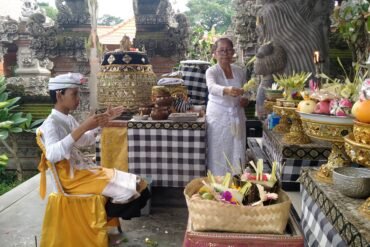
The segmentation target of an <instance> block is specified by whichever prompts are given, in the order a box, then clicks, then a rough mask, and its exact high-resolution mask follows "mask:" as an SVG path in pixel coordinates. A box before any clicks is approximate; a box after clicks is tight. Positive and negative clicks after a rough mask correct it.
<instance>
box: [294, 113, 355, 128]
mask: <svg viewBox="0 0 370 247" xmlns="http://www.w3.org/2000/svg"><path fill="white" fill-rule="evenodd" d="M297 112H298V111H297ZM298 113H299V115H300V116H301V119H303V120H308V121H313V122H318V123H323V124H344V125H352V124H353V118H352V117H348V116H346V117H338V116H334V115H323V114H316V113H305V112H298Z"/></svg>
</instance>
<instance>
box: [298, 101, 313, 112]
mask: <svg viewBox="0 0 370 247" xmlns="http://www.w3.org/2000/svg"><path fill="white" fill-rule="evenodd" d="M315 107H316V102H315V101H313V100H311V99H305V100H302V101H301V102H299V104H298V106H297V110H298V111H300V112H304V113H313V112H314V110H315Z"/></svg>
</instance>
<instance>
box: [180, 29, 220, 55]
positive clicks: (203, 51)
mask: <svg viewBox="0 0 370 247" xmlns="http://www.w3.org/2000/svg"><path fill="white" fill-rule="evenodd" d="M190 37H191V38H190V45H189V49H188V53H187V54H186V58H187V59H197V60H204V61H211V62H212V45H213V41H214V39H215V38H216V37H217V34H216V30H215V28H214V27H213V28H212V29H211V31H209V32H207V31H206V30H204V28H203V27H202V26H200V25H198V26H195V27H193V29H192V32H191V36H190Z"/></svg>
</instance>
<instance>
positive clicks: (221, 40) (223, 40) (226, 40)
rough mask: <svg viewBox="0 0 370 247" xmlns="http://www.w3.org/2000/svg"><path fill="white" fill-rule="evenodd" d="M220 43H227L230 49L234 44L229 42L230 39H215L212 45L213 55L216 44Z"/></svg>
mask: <svg viewBox="0 0 370 247" xmlns="http://www.w3.org/2000/svg"><path fill="white" fill-rule="evenodd" d="M220 42H226V43H228V44H229V45H230V46H231V48H234V44H233V42H232V41H231V39H229V38H226V37H223V38H219V39H217V40H216V41H215V43H214V44H213V46H212V53H214V52H215V51H216V49H217V47H218V43H220Z"/></svg>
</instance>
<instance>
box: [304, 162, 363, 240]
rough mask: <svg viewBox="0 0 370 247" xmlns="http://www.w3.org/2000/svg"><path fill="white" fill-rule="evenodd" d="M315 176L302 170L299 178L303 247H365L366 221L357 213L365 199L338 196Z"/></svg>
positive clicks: (310, 171) (311, 170)
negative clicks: (304, 245) (304, 246)
mask: <svg viewBox="0 0 370 247" xmlns="http://www.w3.org/2000/svg"><path fill="white" fill-rule="evenodd" d="M315 173H316V171H315V170H313V169H304V170H303V171H302V175H301V178H300V181H301V196H302V216H301V225H302V229H303V233H304V237H305V242H306V244H307V246H356V247H361V246H369V244H370V220H369V218H367V217H366V216H365V215H364V214H362V213H361V212H360V211H358V208H359V207H360V206H361V204H363V203H364V202H365V200H364V199H353V198H349V197H347V196H344V195H342V194H341V193H340V192H339V191H337V190H335V189H334V186H333V185H332V184H328V183H325V182H322V181H320V178H317V176H315Z"/></svg>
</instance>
